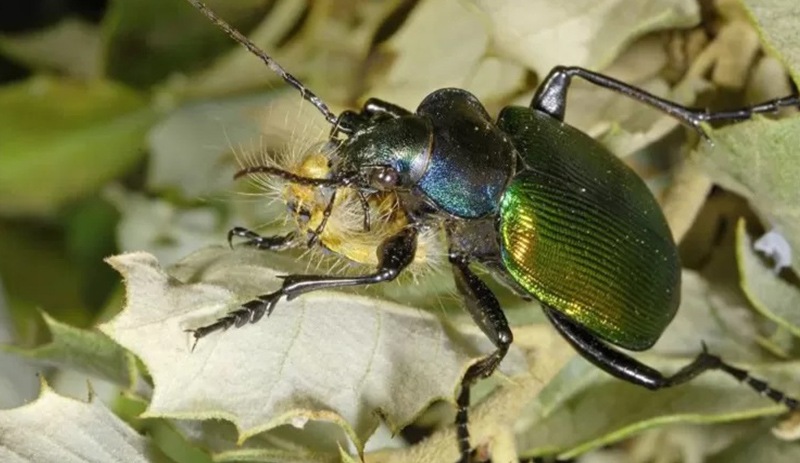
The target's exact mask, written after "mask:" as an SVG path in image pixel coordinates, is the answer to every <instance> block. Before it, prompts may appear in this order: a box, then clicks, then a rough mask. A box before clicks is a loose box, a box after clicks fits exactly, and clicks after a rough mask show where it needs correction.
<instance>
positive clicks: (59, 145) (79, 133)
mask: <svg viewBox="0 0 800 463" xmlns="http://www.w3.org/2000/svg"><path fill="white" fill-rule="evenodd" d="M155 116H156V114H155V113H154V112H153V111H152V110H151V109H150V108H149V107H147V106H146V103H145V101H144V100H143V99H142V98H141V97H140V96H139V95H138V94H136V93H134V92H132V91H130V90H128V89H126V88H124V87H120V86H118V85H116V84H113V83H110V82H104V81H96V82H92V83H88V84H80V83H77V82H72V81H68V80H58V79H55V78H50V77H43V76H40V77H34V78H32V79H29V80H27V81H25V82H21V83H17V84H13V85H9V86H6V87H4V88H0V153H3V155H2V156H0V214H3V215H43V214H51V213H52V212H53V211H54V210H56V209H57V208H58V207H59V206H61V205H62V204H64V203H66V202H68V201H71V200H74V199H75V198H79V197H82V196H85V195H88V194H91V193H92V192H94V191H96V190H97V189H98V188H99V187H100V186H101V185H102V184H104V183H105V182H107V181H108V180H109V179H111V178H114V177H116V176H117V175H119V174H121V173H123V172H125V171H126V170H128V169H129V168H130V167H131V166H132V165H133V164H134V163H135V162H137V161H138V160H139V159H140V157H141V155H142V151H141V149H142V137H143V135H144V133H145V132H146V130H147V129H148V128H149V126H150V125H151V124H152V123H153V121H154V118H155Z"/></svg>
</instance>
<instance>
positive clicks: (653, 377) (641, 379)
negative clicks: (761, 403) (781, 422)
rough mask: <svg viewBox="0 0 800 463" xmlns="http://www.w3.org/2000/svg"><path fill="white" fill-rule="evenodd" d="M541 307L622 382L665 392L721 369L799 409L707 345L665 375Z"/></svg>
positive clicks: (587, 355)
mask: <svg viewBox="0 0 800 463" xmlns="http://www.w3.org/2000/svg"><path fill="white" fill-rule="evenodd" d="M542 307H543V309H544V312H545V314H546V315H547V317H548V318H549V319H550V321H551V322H552V323H553V325H554V326H555V327H556V329H557V330H558V331H559V333H561V335H562V336H564V338H565V339H566V340H567V341H569V343H570V344H572V346H573V347H574V348H575V349H576V350H577V351H578V353H579V354H581V356H583V357H584V358H586V359H587V360H589V361H590V362H592V363H593V364H595V365H596V366H598V367H599V368H601V369H602V370H604V371H605V372H606V373H609V374H610V375H612V376H615V377H617V378H619V379H621V380H623V381H627V382H629V383H632V384H636V385H638V386H644V387H646V388H648V389H653V390H655V389H664V388H667V387H672V386H678V385H680V384H683V383H686V382H687V381H690V380H692V379H693V378H696V377H697V376H699V375H700V374H702V373H704V372H706V371H709V370H719V371H722V372H725V373H727V374H728V375H730V376H732V377H734V378H735V379H737V380H738V381H739V382H741V383H743V384H746V385H747V386H749V387H750V388H751V389H753V390H754V391H756V392H758V393H759V394H761V395H762V396H765V397H769V398H770V399H772V400H773V401H774V402H776V403H779V404H783V405H785V406H786V407H787V408H789V409H790V410H797V409H798V408H799V407H800V402H798V401H797V399H794V398H792V397H789V396H787V395H786V394H784V393H783V392H781V391H778V390H776V389H773V388H772V387H770V386H769V385H768V384H767V383H766V382H764V381H762V380H760V379H756V378H753V377H751V376H750V375H749V374H748V373H747V371H745V370H742V369H740V368H736V367H734V366H732V365H729V364H727V363H725V362H724V361H723V360H722V359H721V358H719V357H717V356H716V355H712V354H709V353H708V352H707V351H706V349H705V345H704V346H703V351H702V352H701V353H700V354H699V355H698V356H697V357H696V358H695V359H694V360H693V361H692V362H691V363H690V364H688V365H686V366H685V367H683V368H681V369H680V370H678V371H677V372H676V373H675V374H673V375H672V376H664V375H663V374H662V373H661V372H659V371H658V370H656V369H654V368H651V367H649V366H647V365H645V364H643V363H641V362H639V361H638V360H636V359H634V358H633V357H630V356H628V355H625V354H623V353H622V352H620V351H618V350H616V349H614V348H612V347H610V346H609V345H607V344H606V343H604V342H603V341H601V340H599V339H597V337H596V336H594V335H593V334H592V333H590V332H589V331H587V330H586V329H585V328H583V327H582V326H580V325H578V324H577V323H575V322H574V321H572V320H570V319H569V317H568V316H566V315H564V314H562V313H561V312H559V311H557V310H556V309H553V308H550V307H547V306H545V305H543V306H542Z"/></svg>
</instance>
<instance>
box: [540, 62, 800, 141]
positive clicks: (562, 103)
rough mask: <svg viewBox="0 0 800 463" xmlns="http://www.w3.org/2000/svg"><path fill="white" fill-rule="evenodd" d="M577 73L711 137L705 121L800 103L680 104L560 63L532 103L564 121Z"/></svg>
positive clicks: (792, 99)
mask: <svg viewBox="0 0 800 463" xmlns="http://www.w3.org/2000/svg"><path fill="white" fill-rule="evenodd" d="M573 77H580V78H582V79H584V80H586V81H588V82H590V83H592V84H594V85H597V86H599V87H603V88H606V89H608V90H611V91H614V92H617V93H621V94H623V95H625V96H627V97H630V98H633V99H634V100H637V101H640V102H642V103H644V104H646V105H649V106H652V107H653V108H655V109H658V110H659V111H662V112H665V113H667V114H669V115H670V116H672V117H674V118H676V119H678V120H679V121H681V122H683V123H684V124H686V125H688V126H690V127H692V128H694V129H695V130H697V131H698V132H700V134H701V135H702V136H703V137H705V138H708V137H707V135H706V134H705V132H703V130H702V127H701V125H700V124H701V123H703V122H739V121H743V120H747V119H750V118H751V117H753V115H754V114H764V113H774V112H777V111H778V110H779V109H781V108H786V107H800V95H798V94H797V93H796V92H795V93H794V94H793V95H790V96H786V97H783V98H777V99H774V100H770V101H766V102H764V103H760V104H757V105H753V106H747V107H743V108H738V109H733V110H729V111H719V112H709V111H707V110H705V109H699V108H689V107H687V106H683V105H679V104H678V103H675V102H673V101H669V100H666V99H664V98H660V97H657V96H655V95H653V94H652V93H649V92H647V91H645V90H642V89H641V88H638V87H634V86H633V85H630V84H626V83H625V82H621V81H619V80H617V79H614V78H612V77H609V76H606V75H603V74H600V73H597V72H593V71H590V70H588V69H584V68H581V67H575V66H571V67H567V66H556V67H555V68H553V70H552V71H550V74H548V75H547V77H546V78H545V79H544V81H543V82H542V84H541V85H540V86H539V88H538V89H537V90H536V94H535V95H534V96H533V101H531V107H532V108H533V109H537V110H539V111H543V112H545V113H547V114H550V115H551V116H553V117H555V118H556V119H558V120H560V121H563V120H564V113H565V111H566V106H567V90H568V89H569V85H570V83H571V81H572V78H573Z"/></svg>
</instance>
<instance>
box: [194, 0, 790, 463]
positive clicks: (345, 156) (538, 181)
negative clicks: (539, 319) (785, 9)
mask: <svg viewBox="0 0 800 463" xmlns="http://www.w3.org/2000/svg"><path fill="white" fill-rule="evenodd" d="M189 2H190V3H192V4H193V5H195V7H197V8H198V9H200V10H201V11H202V12H203V13H204V14H206V16H208V17H209V18H210V19H211V20H212V21H213V22H215V23H216V24H217V25H218V26H220V27H221V28H222V29H224V30H225V31H226V32H227V33H228V34H229V35H231V36H232V37H233V38H234V39H235V40H237V41H239V42H240V43H242V44H243V45H244V46H245V47H247V48H248V49H249V50H250V51H252V52H253V53H254V54H255V55H256V56H258V57H259V58H260V59H262V60H263V61H264V62H265V63H266V64H267V66H269V67H270V69H272V70H273V71H274V72H276V73H277V74H278V75H280V76H281V77H282V78H283V79H284V80H285V81H286V82H287V83H288V84H290V85H292V86H294V87H295V88H297V89H298V90H299V91H300V92H301V94H302V96H303V97H304V98H305V99H306V100H308V101H309V102H310V103H311V104H313V105H314V106H315V107H316V108H317V109H318V110H319V111H320V112H321V113H322V115H323V116H324V117H325V118H326V120H327V121H328V122H329V123H330V124H331V126H332V131H331V135H330V140H329V141H328V144H329V146H331V147H333V148H332V150H331V159H330V165H331V169H330V172H329V175H327V176H325V177H323V178H311V177H302V176H299V175H297V174H294V173H291V172H287V171H283V170H280V169H278V168H276V167H274V166H253V167H248V168H246V169H243V170H242V171H241V172H240V173H239V174H238V175H248V174H253V173H258V174H267V175H272V176H275V177H279V178H283V179H285V180H286V181H289V182H294V183H297V184H302V185H308V186H314V187H319V188H322V189H327V190H329V191H330V192H331V193H330V198H331V199H330V201H329V203H328V207H327V208H326V211H325V212H326V214H328V215H329V214H330V211H331V208H332V207H333V205H334V204H335V201H334V199H335V196H336V191H338V190H339V189H342V188H350V189H355V190H356V191H357V192H358V194H359V195H360V197H361V198H362V205H363V209H364V216H365V224H364V226H365V228H369V226H370V219H369V206H368V201H367V200H366V199H365V198H367V197H368V196H369V195H371V194H374V193H376V192H392V193H395V194H397V196H398V197H399V198H400V201H399V204H398V207H399V208H402V209H403V211H404V212H405V216H406V217H407V218H408V224H407V225H406V226H405V227H403V228H402V229H401V230H400V231H399V232H397V234H395V235H394V236H391V237H389V238H387V239H386V240H385V241H384V242H383V243H382V244H381V245H380V246H379V247H378V249H377V250H376V252H377V257H378V266H377V268H376V269H375V270H374V272H370V273H367V274H364V275H361V276H355V277H352V276H330V275H289V276H288V277H286V278H285V279H284V280H283V284H282V286H281V288H280V289H278V290H277V291H274V292H272V293H269V294H264V295H262V296H259V297H258V298H256V299H254V300H253V301H250V302H248V303H246V304H244V305H243V306H242V307H241V308H239V309H238V310H235V311H233V312H231V313H229V314H228V315H226V316H224V317H222V318H220V319H219V320H217V321H216V322H214V323H212V324H210V325H207V326H203V327H200V328H197V329H196V330H193V332H194V336H195V338H196V339H200V338H202V337H204V336H207V335H208V334H210V333H212V332H215V331H218V330H224V329H227V328H229V327H231V326H242V325H244V324H246V323H248V322H256V321H258V320H260V319H261V318H262V317H263V316H264V315H268V314H269V313H270V312H271V311H272V310H273V309H274V308H275V306H276V304H277V303H278V302H279V301H280V300H281V299H282V298H289V299H291V298H294V297H297V296H299V295H301V294H304V293H307V292H310V291H314V290H318V289H330V288H338V287H346V286H358V285H369V284H375V283H380V282H385V281H390V280H393V279H395V278H396V277H397V276H398V275H399V274H401V273H402V272H403V271H404V269H406V267H407V266H408V265H409V264H410V263H411V262H412V261H413V260H414V255H415V252H416V243H417V237H418V233H419V231H420V230H422V229H424V228H428V227H441V228H443V229H444V230H445V232H446V235H447V238H448V247H449V261H450V263H451V265H452V270H453V275H454V278H455V282H456V286H457V288H458V290H459V292H460V293H461V295H462V297H463V300H464V305H465V307H466V308H467V310H468V311H469V312H470V314H471V315H472V317H473V319H474V320H475V322H476V324H478V326H479V327H480V328H481V330H482V331H483V332H484V333H485V334H486V335H487V336H488V337H489V339H490V340H491V341H492V343H493V344H494V346H495V350H494V351H493V352H492V353H490V354H489V355H487V356H485V357H483V358H482V359H480V360H479V361H478V362H476V363H474V364H473V365H472V366H471V367H470V368H469V369H468V370H467V372H466V374H465V376H464V378H463V380H462V384H461V392H460V393H459V395H458V397H457V400H456V401H457V406H458V413H457V416H456V426H457V436H458V446H459V452H460V458H461V461H462V462H466V461H469V458H470V445H469V433H468V428H467V410H468V406H469V398H470V396H469V391H470V386H471V385H472V384H473V383H474V382H475V381H476V380H478V379H480V378H484V377H487V376H489V375H491V374H492V372H493V371H494V370H495V369H496V368H497V366H498V364H499V363H500V361H501V360H502V359H503V357H504V356H505V354H506V352H507V350H508V348H509V346H510V344H511V342H512V339H513V336H512V332H511V329H510V328H509V326H508V322H507V321H506V318H505V315H504V314H503V311H502V309H501V307H500V304H499V302H498V300H497V298H496V297H495V296H494V294H493V293H492V291H491V290H490V289H489V287H488V286H487V285H486V283H484V282H483V281H482V280H481V279H480V278H479V277H478V276H477V275H476V274H475V273H474V272H473V270H472V268H471V266H473V265H479V266H482V267H484V268H485V269H488V270H490V271H491V272H492V273H493V274H494V275H495V276H496V277H497V278H498V279H500V280H501V281H502V282H504V283H506V284H507V285H508V286H509V287H511V288H512V289H513V290H514V291H515V292H517V293H518V294H519V295H520V296H521V297H523V298H529V299H536V300H538V301H539V302H540V303H541V306H542V308H543V310H544V312H545V314H546V315H547V317H548V318H549V320H550V321H551V322H552V323H553V325H554V326H555V328H556V329H557V330H558V331H559V332H560V333H561V334H562V335H563V336H564V337H565V338H566V339H567V340H568V341H569V342H570V344H571V345H572V346H573V347H575V349H576V350H577V351H578V353H580V354H581V355H582V356H584V357H585V358H586V359H588V360H589V361H591V362H592V363H594V364H595V365H597V366H598V367H600V368H601V369H603V370H604V371H606V372H608V373H610V374H611V375H614V376H616V377H618V378H620V379H623V380H625V381H628V382H631V383H634V384H637V385H640V386H644V387H647V388H650V389H659V388H665V387H670V386H675V385H678V384H682V383H684V382H686V381H688V380H690V379H692V378H694V377H695V376H697V375H699V374H701V373H702V372H704V371H707V370H711V369H716V370H720V371H723V372H725V373H728V374H729V375H732V376H733V377H735V378H736V379H738V380H740V381H743V382H745V383H746V384H748V385H749V386H750V387H751V388H753V389H754V390H756V391H757V392H759V393H762V394H764V395H767V396H768V397H770V398H771V399H773V400H775V401H776V402H779V403H783V404H784V405H786V406H787V407H789V408H792V409H796V408H797V407H798V402H797V401H796V400H795V399H792V398H790V397H787V396H786V395H784V394H783V393H781V392H779V391H776V390H774V389H772V388H770V387H768V386H767V385H766V383H764V382H762V381H757V380H754V379H751V378H750V377H749V376H748V375H747V373H746V372H745V371H744V370H741V369H738V368H735V367H733V366H731V365H729V364H727V363H725V362H723V361H722V360H721V359H720V358H719V357H717V356H714V355H711V354H709V353H708V352H706V351H705V350H703V351H702V352H701V353H700V354H699V355H698V356H697V358H696V359H695V360H694V361H693V362H691V363H690V364H689V365H687V366H686V367H684V368H683V369H681V370H679V371H678V372H677V373H675V374H673V375H671V376H665V375H663V374H662V373H660V372H659V371H657V370H655V369H653V368H651V367H648V366H647V365H645V364H643V363H641V362H639V361H638V360H636V359H634V358H633V357H630V356H629V355H627V354H625V353H623V352H622V351H620V350H618V349H616V348H615V346H616V347H621V348H624V349H628V350H634V351H637V350H645V349H648V348H649V347H651V346H652V345H653V344H654V343H655V342H656V340H658V338H659V336H660V335H661V334H662V333H663V332H664V330H665V329H666V328H667V326H668V325H669V323H670V321H671V320H672V318H673V317H674V315H675V313H676V310H677V309H678V305H679V302H680V275H681V273H680V262H679V258H678V253H677V249H676V245H675V243H674V241H673V239H672V236H671V233H670V230H669V227H668V225H667V222H666V220H665V218H664V215H663V213H662V212H661V209H660V208H659V206H658V204H657V202H656V200H655V198H654V197H653V195H652V194H651V193H650V191H649V190H648V188H647V187H646V185H645V184H644V182H643V181H642V180H641V179H640V178H639V177H638V176H637V175H636V174H635V173H634V172H633V171H631V170H630V169H629V168H628V167H627V166H626V165H625V164H624V163H622V162H621V161H620V160H619V159H617V158H616V157H615V156H614V155H613V154H612V153H610V152H609V151H608V150H607V149H606V148H604V147H603V146H602V145H601V144H599V143H597V142H596V141H595V140H593V139H592V138H590V137H589V136H587V135H586V134H584V133H582V132H581V131H579V130H578V129H576V128H574V127H572V126H570V125H568V124H566V123H564V113H565V110H566V95H567V90H568V88H569V86H570V83H571V80H572V78H573V77H578V78H581V79H584V80H586V81H588V82H590V83H592V84H595V85H598V86H600V87H603V88H606V89H608V90H611V91H615V92H619V93H621V94H623V95H626V96H628V97H631V98H633V99H636V100H638V101H640V102H642V103H644V104H647V105H650V106H652V107H654V108H656V109H658V110H661V111H664V112H666V113H668V114H669V115H671V116H673V117H675V118H677V119H679V120H680V121H682V122H684V123H685V124H687V125H689V126H690V127H693V128H695V129H697V130H700V132H701V135H704V134H703V132H702V129H700V127H701V123H703V122H708V121H739V120H744V119H747V118H749V117H751V116H752V115H753V114H755V113H763V112H771V111H775V110H777V109H778V108H781V107H786V106H797V105H798V102H799V100H798V97H797V96H790V97H785V98H780V99H776V100H772V101H769V102H766V103H762V104H760V105H758V106H753V107H745V108H741V109H736V110H732V111H726V112H716V113H712V112H707V111H705V110H700V109H693V108H687V107H684V106H680V105H678V104H676V103H673V102H670V101H667V100H664V99H661V98H658V97H656V96H654V95H652V94H649V93H647V92H645V91H643V90H641V89H638V88H636V87H633V86H630V85H627V84H625V83H623V82H620V81H617V80H614V79H612V78H610V77H607V76H604V75H602V74H598V73H594V72H592V71H589V70H586V69H583V68H578V67H557V68H555V69H553V71H551V73H550V74H549V75H548V76H546V78H545V79H544V80H543V81H542V83H541V84H540V86H539V88H538V90H537V92H536V94H535V95H534V97H533V100H532V102H531V104H530V106H528V107H508V108H505V109H503V110H502V111H501V113H500V114H499V116H498V118H497V119H496V120H495V119H493V118H492V117H491V116H490V115H489V114H488V113H487V111H486V109H484V107H483V105H481V103H480V102H479V101H478V99H477V98H476V97H475V96H473V95H472V94H470V93H469V92H467V91H465V90H460V89H452V88H450V89H440V90H436V91H433V92H432V93H431V94H430V95H428V96H427V97H426V98H425V99H424V100H423V101H422V102H421V103H420V105H419V106H418V107H417V109H416V110H415V111H413V112H412V111H409V110H406V109H404V108H402V107H399V106H397V105H394V104H391V103H388V102H385V101H382V100H378V99H370V100H368V101H367V102H366V103H365V104H364V106H363V107H362V108H361V110H360V111H345V112H343V113H342V114H339V115H338V116H337V115H335V114H333V113H332V112H331V111H330V110H329V109H328V107H327V105H325V103H323V102H322V100H321V99H320V98H319V97H318V96H317V95H315V94H314V93H313V92H311V91H310V90H309V89H308V88H306V87H305V86H303V85H302V84H301V83H300V82H299V81H298V80H297V79H296V78H295V77H293V76H292V75H291V74H289V73H287V72H286V71H285V70H284V69H283V68H282V67H281V66H280V65H279V64H278V63H276V62H275V61H273V60H272V58H270V57H269V56H268V55H267V54H265V53H264V52H263V51H261V50H260V49H258V48H257V47H255V45H253V44H252V43H251V42H250V41H249V40H248V39H247V38H246V37H244V36H242V35H241V34H240V33H239V32H238V31H236V30H234V29H232V28H231V27H230V26H229V25H227V24H226V23H225V22H223V21H222V20H221V19H219V18H218V17H217V16H216V15H214V14H213V13H212V12H211V11H209V10H208V9H207V8H206V7H205V6H204V5H203V4H202V3H200V2H199V1H197V0H189ZM324 223H325V222H324V220H323V221H322V225H321V227H322V226H324ZM318 232H319V230H318ZM233 237H240V238H244V239H245V240H246V244H248V245H250V246H255V247H257V248H259V249H272V250H281V249H286V248H289V247H293V246H298V245H303V244H307V245H311V244H313V242H314V239H313V236H312V239H310V240H308V241H304V240H300V239H298V237H296V236H292V235H291V234H290V235H286V236H275V237H262V236H259V235H258V234H256V233H254V232H252V231H250V230H247V229H245V228H241V227H237V228H234V229H233V230H231V232H230V233H229V240H230V239H231V238H233Z"/></svg>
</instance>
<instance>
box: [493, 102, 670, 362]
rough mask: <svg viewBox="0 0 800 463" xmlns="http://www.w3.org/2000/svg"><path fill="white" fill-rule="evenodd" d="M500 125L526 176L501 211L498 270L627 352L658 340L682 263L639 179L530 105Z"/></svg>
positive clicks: (507, 113)
mask: <svg viewBox="0 0 800 463" xmlns="http://www.w3.org/2000/svg"><path fill="white" fill-rule="evenodd" d="M498 126H499V127H500V128H501V129H502V130H503V131H504V132H505V133H507V134H508V135H509V136H510V137H511V139H512V141H513V143H514V146H515V147H516V148H517V150H518V152H519V153H520V156H521V158H522V159H523V161H524V163H525V164H527V169H526V170H523V171H522V172H520V173H519V174H517V176H516V177H514V179H513V180H512V182H511V184H510V185H509V186H508V188H507V190H506V191H505V194H504V195H503V198H502V201H501V205H500V241H501V248H502V259H503V264H504V265H505V267H506V269H507V270H508V272H509V273H510V275H511V276H512V278H513V279H514V280H515V281H516V282H517V283H518V284H520V285H521V286H522V287H523V288H525V289H526V290H527V291H529V292H530V293H531V294H533V295H534V296H535V297H536V298H538V299H540V300H541V301H542V302H544V303H546V304H548V305H550V306H552V307H553V308H555V309H557V310H558V311H561V312H562V313H564V314H566V315H568V316H569V317H570V318H571V319H573V320H575V321H577V322H578V323H580V324H581V325H583V326H585V327H586V328H588V329H589V330H590V331H592V332H593V333H595V334H596V335H597V336H599V337H600V338H602V339H604V340H606V341H608V342H610V343H612V344H615V345H618V346H620V347H623V348H626V349H631V350H644V349H647V348H649V347H650V346H652V345H653V343H655V342H656V340H657V339H658V338H659V336H660V335H661V333H662V332H663V331H664V329H665V328H666V327H667V325H668V324H669V322H670V321H671V320H672V318H673V316H674V315H675V312H676V310H677V309H678V305H679V302H680V263H679V259H678V255H677V251H676V249H675V245H674V244H673V240H672V236H671V234H670V230H669V228H668V226H667V223H666V220H665V219H664V215H663V214H662V212H661V209H660V208H659V206H658V204H657V203H656V201H655V199H654V198H653V195H652V194H651V193H650V191H649V190H648V189H647V186H646V185H645V184H644V182H643V181H642V180H641V179H640V178H639V177H638V176H636V174H635V173H634V172H633V171H631V170H630V169H629V168H628V167H626V166H625V165H624V164H623V163H622V161H620V160H619V159H618V158H617V157H616V156H614V155H613V154H611V153H610V152H609V151H607V150H606V149H605V148H603V146H602V145H600V144H599V143H597V142H596V141H594V140H592V139H591V138H590V137H589V136H587V135H586V134H584V133H583V132H580V131H579V130H577V129H575V128H574V127H572V126H569V125H566V124H564V123H562V122H560V121H558V120H556V119H554V118H553V117H551V116H550V115H548V114H545V113H542V112H539V111H535V110H531V109H530V108H519V107H511V108H506V109H505V110H504V111H503V112H502V113H501V115H500V118H499V120H498Z"/></svg>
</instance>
